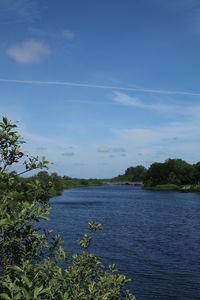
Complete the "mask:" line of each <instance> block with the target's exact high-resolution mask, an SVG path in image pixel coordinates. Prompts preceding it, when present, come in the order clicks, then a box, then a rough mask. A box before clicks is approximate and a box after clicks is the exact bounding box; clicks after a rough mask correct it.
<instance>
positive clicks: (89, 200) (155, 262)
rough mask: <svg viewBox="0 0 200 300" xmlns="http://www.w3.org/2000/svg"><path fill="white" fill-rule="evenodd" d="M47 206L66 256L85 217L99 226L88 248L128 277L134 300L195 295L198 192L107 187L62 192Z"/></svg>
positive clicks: (199, 260) (182, 299)
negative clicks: (60, 237)
mask: <svg viewBox="0 0 200 300" xmlns="http://www.w3.org/2000/svg"><path fill="white" fill-rule="evenodd" d="M50 204H51V207H52V210H51V213H50V217H51V221H50V227H51V228H53V229H54V230H55V231H56V232H58V233H60V234H61V235H62V237H63V239H64V240H65V242H64V248H65V250H66V252H67V254H68V255H69V256H70V255H71V254H72V252H74V251H78V246H77V243H76V240H77V239H78V238H80V237H81V235H82V234H83V233H85V232H86V231H87V223H88V221H90V220H98V221H99V222H100V223H101V224H102V230H101V231H100V232H99V233H97V235H96V236H95V238H94V240H93V244H92V246H91V250H92V252H93V253H94V254H95V255H97V256H98V257H100V258H101V259H102V261H103V262H104V264H106V265H107V264H109V263H110V264H111V263H114V264H116V266H117V267H118V269H119V271H120V272H121V273H123V274H125V275H126V276H127V277H129V278H131V280H132V281H131V283H130V284H129V286H128V287H129V288H130V289H131V290H132V292H133V293H134V294H135V296H136V299H137V300H158V299H159V300H186V299H187V300H188V299H190V300H196V299H200V195H199V194H194V193H180V192H168V191H167V192H164V191H158V192H156V191H147V190H142V189H141V188H140V187H134V186H117V185H111V186H101V187H86V188H77V189H71V190H65V191H64V192H63V194H62V195H61V196H58V197H54V198H52V199H51V201H50Z"/></svg>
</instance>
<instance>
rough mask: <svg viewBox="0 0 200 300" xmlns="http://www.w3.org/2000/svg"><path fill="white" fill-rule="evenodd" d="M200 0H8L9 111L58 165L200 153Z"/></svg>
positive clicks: (104, 168)
mask: <svg viewBox="0 0 200 300" xmlns="http://www.w3.org/2000/svg"><path fill="white" fill-rule="evenodd" d="M199 53H200V1H199V0H168V1H164V0H140V1H136V0H109V1H108V0H107V1H106V0H101V1H100V0H99V1H98V0H96V1H94V0H84V1H83V0H59V1H53V0H43V1H39V0H0V117H1V116H3V115H4V116H7V117H8V118H9V119H11V120H12V121H18V122H19V123H18V126H19V132H20V134H21V136H22V137H23V138H24V140H25V141H26V144H25V145H24V146H23V147H24V151H25V153H29V154H30V155H39V156H40V157H41V156H43V155H45V156H46V158H47V159H48V160H49V161H50V162H51V164H50V168H49V172H57V173H58V174H60V175H68V176H72V177H83V178H90V177H93V178H94V177H96V178H109V177H113V176H116V175H118V174H121V173H123V172H124V171H125V169H126V168H128V167H130V166H136V165H138V164H142V165H144V166H145V167H149V166H150V165H151V164H152V163H153V162H155V161H160V162H163V161H164V160H166V159H168V158H182V159H184V160H186V161H188V162H190V163H195V162H197V161H199V160H200V155H199V153H200V130H199V128H200V86H199V78H200V59H199V57H200V56H199Z"/></svg>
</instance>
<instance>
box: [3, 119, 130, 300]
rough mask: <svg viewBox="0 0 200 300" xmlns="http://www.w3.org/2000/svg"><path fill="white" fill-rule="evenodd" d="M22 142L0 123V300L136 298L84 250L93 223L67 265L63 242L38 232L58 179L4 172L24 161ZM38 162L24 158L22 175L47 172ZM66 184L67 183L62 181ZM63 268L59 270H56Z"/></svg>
mask: <svg viewBox="0 0 200 300" xmlns="http://www.w3.org/2000/svg"><path fill="white" fill-rule="evenodd" d="M22 144H23V141H22V140H21V137H20V136H19V135H18V133H17V131H16V125H15V124H13V123H12V122H10V121H9V120H7V119H6V118H3V121H2V122H0V299H6V300H10V299H13V300H24V299H26V300H29V299H30V300H32V299H39V300H40V299H45V300H48V299H64V300H66V299H74V300H79V299H83V300H89V299H91V300H93V299H94V300H95V299H96V300H109V299H113V300H115V299H122V298H124V299H135V298H134V296H133V295H132V294H131V293H130V292H129V291H126V290H125V289H124V286H125V284H126V283H127V281H128V280H127V279H126V277H125V276H124V275H119V274H118V272H117V270H116V269H115V267H114V266H109V268H108V269H107V270H105V269H104V267H103V266H102V264H101V262H100V261H99V259H98V258H96V257H95V256H94V255H93V254H91V253H90V252H89V251H88V247H89V245H90V243H91V237H92V235H93V234H94V233H95V232H96V231H98V230H99V229H100V224H99V223H98V222H90V223H89V224H88V229H89V233H88V234H85V235H84V236H83V239H82V240H80V241H79V245H80V247H81V249H82V251H81V253H80V254H74V255H73V260H72V261H71V260H70V262H69V261H68V259H67V258H66V254H65V252H64V249H63V248H62V246H61V243H62V239H61V237H60V236H59V235H53V233H52V231H51V230H44V231H42V230H41V229H39V224H40V223H39V222H40V220H47V219H48V213H49V206H48V204H47V201H46V200H47V199H48V197H49V196H50V195H51V194H52V193H53V191H58V190H61V188H62V185H60V182H61V180H60V178H58V176H57V174H52V175H51V176H50V177H51V180H50V181H49V175H48V174H47V173H45V172H40V173H38V175H37V176H34V177H32V178H29V179H21V178H20V177H19V176H18V175H17V173H16V172H11V173H9V172H8V170H9V167H11V166H13V164H15V163H20V161H21V160H22V159H24V158H25V155H24V153H23V152H22V151H21V145H22ZM47 164H48V162H47V161H46V159H45V158H44V157H43V158H42V161H39V160H38V158H34V157H26V161H24V165H25V170H24V171H23V172H21V174H22V173H25V172H29V171H30V170H33V169H39V168H41V169H42V168H47ZM67 180H68V179H67ZM61 266H62V268H61Z"/></svg>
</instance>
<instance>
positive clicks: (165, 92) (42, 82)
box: [0, 78, 200, 96]
mask: <svg viewBox="0 0 200 300" xmlns="http://www.w3.org/2000/svg"><path fill="white" fill-rule="evenodd" d="M0 82H7V83H18V84H39V85H62V86H63V85H66V86H74V87H84V88H92V89H93V88H97V89H109V90H114V91H116V90H123V91H130V92H138V93H150V94H163V95H183V96H200V92H186V91H171V90H158V89H146V88H132V87H130V88H127V87H121V86H109V85H97V84H90V83H78V82H72V81H46V80H18V79H6V78H0Z"/></svg>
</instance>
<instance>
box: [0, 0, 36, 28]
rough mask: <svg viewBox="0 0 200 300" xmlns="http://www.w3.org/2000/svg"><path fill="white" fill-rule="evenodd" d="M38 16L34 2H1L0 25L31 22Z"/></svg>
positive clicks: (30, 0)
mask: <svg viewBox="0 0 200 300" xmlns="http://www.w3.org/2000/svg"><path fill="white" fill-rule="evenodd" d="M39 16H40V13H39V8H38V5H37V3H36V1H32V0H1V1H0V24H9V23H24V22H28V23H30V22H33V21H35V20H36V19H38V18H39Z"/></svg>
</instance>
